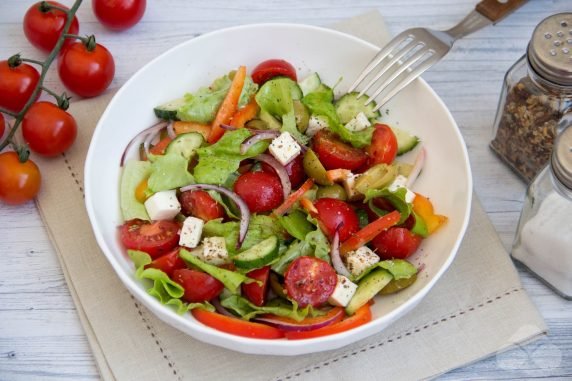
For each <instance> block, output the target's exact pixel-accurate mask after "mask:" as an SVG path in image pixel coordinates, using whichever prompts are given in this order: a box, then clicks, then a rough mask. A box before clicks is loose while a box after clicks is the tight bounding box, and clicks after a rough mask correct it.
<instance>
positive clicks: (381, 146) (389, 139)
mask: <svg viewBox="0 0 572 381" xmlns="http://www.w3.org/2000/svg"><path fill="white" fill-rule="evenodd" d="M367 154H368V155H369V165H370V166H373V165H375V164H381V163H384V164H391V163H392V162H393V160H394V159H395V156H396V155H397V138H396V137H395V134H394V133H393V130H392V129H391V128H390V127H389V126H388V125H386V124H376V125H375V130H374V131H373V135H372V137H371V144H370V145H369V146H368V147H367Z"/></svg>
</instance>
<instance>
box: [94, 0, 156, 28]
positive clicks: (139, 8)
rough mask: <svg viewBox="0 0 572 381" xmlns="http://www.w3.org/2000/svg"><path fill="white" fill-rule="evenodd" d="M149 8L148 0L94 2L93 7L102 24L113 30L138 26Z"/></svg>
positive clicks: (99, 0)
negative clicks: (147, 7)
mask: <svg viewBox="0 0 572 381" xmlns="http://www.w3.org/2000/svg"><path fill="white" fill-rule="evenodd" d="M146 6H147V1H146V0H92V2H91V7H92V9H93V13H94V14H95V17H97V19H98V20H99V22H100V23H101V24H103V25H104V26H105V27H107V28H109V29H111V30H116V31H120V30H125V29H129V28H131V27H132V26H134V25H135V24H137V23H138V22H139V21H140V20H141V18H143V14H144V13H145V8H146Z"/></svg>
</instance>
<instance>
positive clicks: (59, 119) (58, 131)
mask: <svg viewBox="0 0 572 381" xmlns="http://www.w3.org/2000/svg"><path fill="white" fill-rule="evenodd" d="M22 135H23V136H24V140H25V141H26V142H27V143H28V145H29V146H30V149H31V150H32V151H34V152H36V153H39V154H40V155H44V156H57V155H59V154H61V153H63V152H64V151H66V150H67V149H68V148H69V147H70V146H71V145H72V144H73V142H74V141H75V138H76V136H77V123H76V121H75V119H74V117H73V116H71V115H70V114H69V113H67V112H65V111H64V110H62V109H61V108H59V107H58V106H56V105H55V104H53V103H50V102H45V101H41V102H36V103H34V104H33V105H32V107H30V108H29V109H28V112H26V115H24V119H23V120H22Z"/></svg>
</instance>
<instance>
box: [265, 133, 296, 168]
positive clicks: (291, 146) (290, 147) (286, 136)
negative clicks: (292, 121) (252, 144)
mask: <svg viewBox="0 0 572 381" xmlns="http://www.w3.org/2000/svg"><path fill="white" fill-rule="evenodd" d="M268 150H269V151H270V153H271V154H272V156H274V158H275V159H276V160H278V161H279V162H280V164H282V165H286V164H288V163H289V162H291V161H292V160H294V158H295V157H296V156H298V155H299V154H300V152H301V151H302V147H300V145H299V144H298V142H296V140H294V138H293V137H292V135H290V133H288V132H283V133H281V134H280V136H278V137H277V138H276V139H274V140H272V143H270V147H268Z"/></svg>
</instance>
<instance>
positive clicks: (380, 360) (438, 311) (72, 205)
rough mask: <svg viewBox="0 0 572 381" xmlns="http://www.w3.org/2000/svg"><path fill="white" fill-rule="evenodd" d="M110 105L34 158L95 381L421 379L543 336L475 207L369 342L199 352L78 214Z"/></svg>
mask: <svg viewBox="0 0 572 381" xmlns="http://www.w3.org/2000/svg"><path fill="white" fill-rule="evenodd" d="M336 29H339V30H342V31H345V32H347V33H352V34H354V35H357V36H358V37H361V38H364V39H366V40H369V41H371V42H373V43H375V44H377V45H380V44H382V43H383V42H384V41H386V40H387V37H388V34H387V32H386V29H385V28H384V24H383V20H382V19H381V16H380V15H379V14H378V13H377V12H373V13H368V14H366V15H363V16H359V17H356V18H354V19H351V20H349V21H347V22H344V23H341V24H338V25H337V26H336ZM109 99H110V97H109V96H102V97H99V98H97V99H93V100H86V101H80V102H77V103H74V104H72V106H71V108H70V111H71V113H73V115H74V116H75V117H76V119H77V121H78V124H79V126H80V131H79V136H78V140H77V142H76V144H75V145H74V146H73V147H72V149H70V150H69V151H68V152H67V153H66V154H64V155H62V157H61V158H57V159H53V160H43V159H40V158H37V161H38V162H39V163H38V164H39V165H40V166H41V168H42V173H43V175H44V184H43V190H42V192H41V194H40V196H39V198H38V207H39V209H40V212H41V214H42V217H43V219H44V222H45V224H46V226H47V228H48V231H49V234H50V237H51V239H52V242H53V244H54V247H55V249H56V252H57V254H58V256H59V259H60V262H61V265H62V269H63V271H64V274H65V276H66V280H67V283H68V286H69V289H70V292H71V294H72V296H73V298H74V301H75V304H76V307H77V310H78V313H79V315H80V319H81V321H82V324H83V327H84V329H85V332H86V335H87V337H88V339H89V343H90V345H91V347H92V349H93V353H94V356H95V360H96V363H97V365H98V367H99V370H100V372H101V377H102V379H104V380H138V381H152V380H153V381H154V380H191V379H193V380H222V379H231V378H232V379H236V380H244V379H248V380H268V379H273V380H276V381H277V380H291V379H311V380H354V379H357V380H362V381H365V380H379V379H381V378H385V379H424V378H430V377H434V376H436V375H439V374H442V373H444V372H447V371H448V370H451V369H454V368H456V367H460V366H463V365H466V364H468V363H471V362H474V361H477V360H479V359H481V358H485V357H488V356H490V355H492V354H494V353H496V352H499V351H503V350H506V349H510V348H511V347H513V346H514V345H516V344H519V343H523V342H527V341H529V340H532V339H534V338H537V337H539V336H540V335H542V334H544V333H545V332H546V327H545V325H544V322H543V320H542V318H541V317H540V315H539V314H538V311H537V310H536V308H535V307H534V306H533V305H532V303H531V302H530V300H529V298H528V296H527V295H526V293H525V292H524V290H523V289H522V286H521V284H520V282H519V279H518V275H517V273H516V271H515V269H514V267H513V265H512V263H511V261H510V260H509V257H508V255H507V253H506V252H505V251H504V249H503V247H502V245H501V243H500V241H499V239H498V236H497V234H496V233H495V231H494V228H493V226H492V225H491V223H490V221H489V220H488V218H487V216H486V214H485V213H484V211H483V209H482V207H481V205H480V204H479V202H478V200H477V199H476V197H474V202H473V206H472V217H471V221H470V225H469V228H468V231H467V235H466V237H465V239H464V241H463V244H462V246H461V248H460V250H459V254H458V256H457V258H456V259H455V261H454V263H453V264H452V266H451V268H450V269H449V270H448V271H447V272H446V274H445V275H444V276H443V278H442V279H441V280H440V281H439V282H438V283H437V285H436V286H435V287H434V288H433V290H432V291H431V292H430V293H429V295H428V296H427V297H426V298H425V299H424V300H423V301H422V302H421V304H420V305H419V306H418V307H417V308H416V309H415V310H414V311H413V312H411V313H410V314H409V315H407V316H406V317H404V318H402V319H400V320H399V321H398V322H397V323H396V324H394V325H392V326H390V327H389V328H388V329H386V330H384V331H383V332H381V333H379V334H377V335H375V336H372V337H370V338H368V339H365V340H362V341H360V342H357V343H355V344H353V345H350V346H347V347H344V348H342V349H339V350H335V351H329V352H323V353H317V354H313V355H304V356H297V357H280V356H254V355H246V354H241V353H236V352H232V351H229V350H226V349H222V348H219V347H215V346H211V345H208V344H204V343H202V342H199V341H197V340H194V339H193V338H191V337H189V336H187V335H185V334H183V333H181V332H180V331H178V330H176V329H174V328H171V327H170V326H168V325H166V324H164V323H163V322H161V321H160V320H159V319H157V318H155V316H154V315H152V314H151V313H150V312H149V311H148V310H146V309H145V307H143V306H142V305H141V304H140V303H139V302H137V301H136V300H135V299H134V298H133V297H132V296H131V295H130V294H129V292H128V291H126V289H125V288H124V287H123V285H122V284H121V282H120V281H119V279H118V278H117V277H116V275H115V273H114V271H113V269H112V268H111V266H110V265H109V263H108V262H107V260H106V259H105V257H104V255H103V253H101V252H100V250H99V248H98V246H97V244H96V241H95V239H94V237H93V234H92V231H91V227H90V224H89V221H88V218H87V214H86V212H85V208H84V200H83V166H84V161H85V155H86V152H87V148H88V145H89V141H90V138H91V135H92V132H93V128H94V126H95V124H96V122H97V120H98V118H99V116H100V115H101V113H102V112H103V110H104V108H105V106H106V104H107V102H108V101H109ZM102 175H105V174H102ZM404 359H412V361H403V360H404ZM413 359H414V360H413ZM411 364H415V366H414V367H412V366H411Z"/></svg>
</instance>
